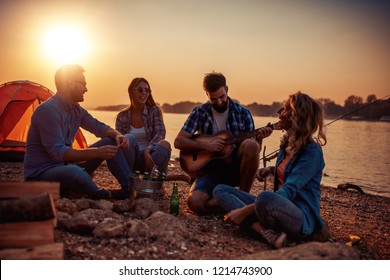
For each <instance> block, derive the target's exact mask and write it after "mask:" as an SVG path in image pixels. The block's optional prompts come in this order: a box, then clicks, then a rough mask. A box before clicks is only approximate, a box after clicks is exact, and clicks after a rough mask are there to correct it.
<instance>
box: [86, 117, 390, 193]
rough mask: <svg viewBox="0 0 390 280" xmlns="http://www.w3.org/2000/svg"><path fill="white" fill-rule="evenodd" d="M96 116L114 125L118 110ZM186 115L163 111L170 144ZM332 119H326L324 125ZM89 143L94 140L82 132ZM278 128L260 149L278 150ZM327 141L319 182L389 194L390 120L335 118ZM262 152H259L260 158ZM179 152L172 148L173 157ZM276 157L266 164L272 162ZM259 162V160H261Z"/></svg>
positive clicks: (265, 120) (258, 121)
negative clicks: (349, 184) (322, 171)
mask: <svg viewBox="0 0 390 280" xmlns="http://www.w3.org/2000/svg"><path fill="white" fill-rule="evenodd" d="M89 112H90V113H91V114H92V115H93V116H94V117H95V118H97V119H99V120H100V121H103V122H105V123H106V124H108V125H110V126H112V127H115V117H116V115H117V112H112V111H95V110H90V111H89ZM187 116H188V114H170V113H164V122H165V126H166V129H167V136H166V139H167V140H168V141H169V142H170V143H171V145H172V147H173V141H174V139H175V137H176V135H177V133H178V132H179V131H180V129H181V127H182V125H183V124H184V122H185V120H186V119H187ZM254 121H255V124H256V128H259V127H262V126H265V125H266V124H267V123H268V122H271V123H274V122H277V121H278V119H277V118H273V117H254ZM331 121H332V120H327V121H325V124H327V123H330V122H331ZM84 135H85V137H86V138H87V141H88V143H89V144H90V143H93V142H95V141H96V140H97V139H96V137H95V136H94V135H92V134H90V133H88V132H84ZM281 135H282V132H281V131H274V132H273V133H272V135H271V136H270V137H268V138H266V139H264V141H263V150H264V147H265V155H268V154H270V153H272V152H274V151H276V150H278V149H279V140H280V137H281ZM326 136H327V139H328V143H327V145H326V146H324V147H323V151H324V157H325V162H326V166H325V169H324V176H323V179H322V183H323V184H324V185H328V186H333V187H337V185H338V184H345V183H352V184H356V185H359V186H363V190H364V191H365V192H367V193H373V194H377V195H382V196H386V197H390V122H367V121H346V120H338V121H336V122H334V123H332V124H331V125H329V126H326ZM262 155H263V151H262V152H261V157H262ZM178 156H179V151H178V150H176V149H174V148H173V150H172V157H173V158H176V157H178ZM274 163H275V160H272V161H271V162H268V163H267V166H269V165H273V164H274ZM260 164H261V165H262V163H260Z"/></svg>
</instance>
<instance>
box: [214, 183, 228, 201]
mask: <svg viewBox="0 0 390 280" xmlns="http://www.w3.org/2000/svg"><path fill="white" fill-rule="evenodd" d="M228 188H231V187H230V186H227V185H224V184H219V185H217V186H216V187H215V188H214V190H213V197H214V198H215V199H216V200H217V201H218V200H219V199H220V198H221V195H223V194H225V193H227V191H228V190H227V189H228Z"/></svg>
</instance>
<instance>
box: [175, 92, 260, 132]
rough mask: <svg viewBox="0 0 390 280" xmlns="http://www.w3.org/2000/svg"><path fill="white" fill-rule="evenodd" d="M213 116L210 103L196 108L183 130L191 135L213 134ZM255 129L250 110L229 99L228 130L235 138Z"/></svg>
mask: <svg viewBox="0 0 390 280" xmlns="http://www.w3.org/2000/svg"><path fill="white" fill-rule="evenodd" d="M213 122H214V121H213V115H212V111H211V104H210V103H209V102H207V103H205V104H203V105H200V106H198V107H195V108H194V109H193V110H192V112H191V114H190V115H189V116H188V118H187V120H186V122H185V123H184V125H183V127H182V129H181V130H184V131H186V132H188V133H189V134H190V135H193V134H195V132H199V133H201V134H209V135H211V134H213ZM254 129H255V125H254V122H253V118H252V115H251V113H250V112H249V110H248V109H246V108H244V107H242V106H241V105H239V104H238V103H236V102H234V101H233V100H232V99H231V98H230V97H229V115H228V118H227V121H226V130H228V131H230V132H231V133H232V134H233V135H234V136H236V135H239V134H242V133H245V132H247V131H252V130H254Z"/></svg>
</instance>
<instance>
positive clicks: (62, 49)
mask: <svg viewBox="0 0 390 280" xmlns="http://www.w3.org/2000/svg"><path fill="white" fill-rule="evenodd" d="M44 44H45V53H46V55H47V56H48V57H49V58H50V59H52V60H55V61H56V62H59V63H76V62H78V61H79V60H80V59H82V58H83V57H84V56H85V55H86V52H87V49H88V42H87V39H86V37H85V35H84V34H82V32H81V31H80V30H79V29H77V28H75V27H70V26H66V27H57V28H53V29H51V30H50V31H49V32H48V33H47V34H46V36H45V42H44Z"/></svg>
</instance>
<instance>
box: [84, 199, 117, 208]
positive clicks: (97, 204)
mask: <svg viewBox="0 0 390 280" xmlns="http://www.w3.org/2000/svg"><path fill="white" fill-rule="evenodd" d="M89 205H90V207H91V208H93V209H102V210H112V209H113V208H114V205H113V203H112V202H111V201H109V200H106V199H99V200H90V202H89Z"/></svg>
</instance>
